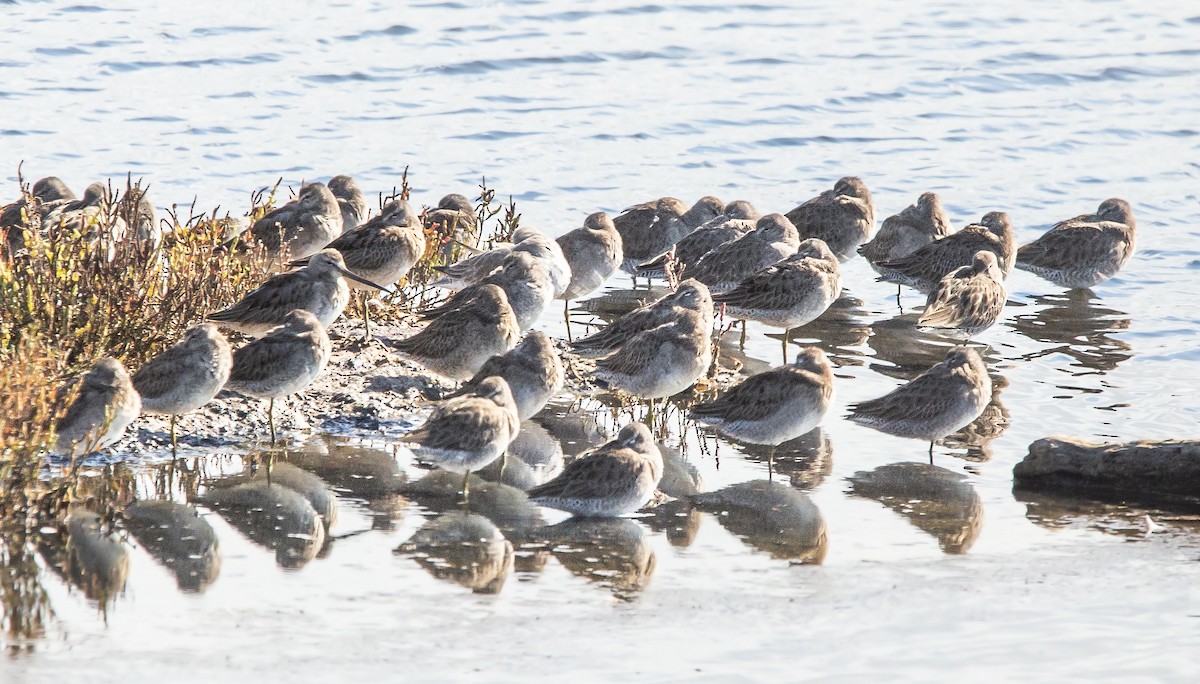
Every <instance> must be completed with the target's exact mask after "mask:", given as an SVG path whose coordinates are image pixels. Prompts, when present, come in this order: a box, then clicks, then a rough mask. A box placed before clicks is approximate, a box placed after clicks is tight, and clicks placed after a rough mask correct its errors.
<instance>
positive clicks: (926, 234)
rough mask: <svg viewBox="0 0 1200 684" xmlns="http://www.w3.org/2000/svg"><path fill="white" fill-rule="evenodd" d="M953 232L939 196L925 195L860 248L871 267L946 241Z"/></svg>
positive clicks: (883, 226)
mask: <svg viewBox="0 0 1200 684" xmlns="http://www.w3.org/2000/svg"><path fill="white" fill-rule="evenodd" d="M950 232H951V228H950V219H949V217H948V216H947V215H946V210H945V209H943V208H942V200H941V198H940V197H938V196H937V193H933V192H924V193H921V196H920V197H918V198H917V201H916V203H915V204H910V205H909V206H908V207H906V208H905V209H904V210H902V211H901V212H900V213H898V214H895V215H893V216H889V217H887V218H886V219H884V220H883V225H882V226H880V227H879V232H878V233H876V234H875V237H874V238H872V239H871V241H870V242H867V243H865V244H863V245H860V246H859V248H858V253H859V254H861V255H862V256H863V257H864V258H866V260H867V261H869V262H871V267H872V268H876V266H875V264H876V263H878V262H880V261H891V260H893V259H899V258H900V257H904V256H908V255H909V254H912V253H913V252H915V251H917V250H918V249H920V248H921V247H924V246H925V245H927V244H929V243H931V242H933V241H934V240H939V239H941V238H944V237H946V236H947V235H949V234H950Z"/></svg>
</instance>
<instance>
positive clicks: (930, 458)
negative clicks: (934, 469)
mask: <svg viewBox="0 0 1200 684" xmlns="http://www.w3.org/2000/svg"><path fill="white" fill-rule="evenodd" d="M929 465H933V441H932V440H931V441H930V442H929Z"/></svg>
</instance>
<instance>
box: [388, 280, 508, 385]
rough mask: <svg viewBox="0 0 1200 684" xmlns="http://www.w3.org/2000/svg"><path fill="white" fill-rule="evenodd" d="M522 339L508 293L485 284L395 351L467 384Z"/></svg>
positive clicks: (401, 343) (399, 345)
mask: <svg viewBox="0 0 1200 684" xmlns="http://www.w3.org/2000/svg"><path fill="white" fill-rule="evenodd" d="M464 292H468V290H464ZM520 336H521V329H520V326H519V325H518V324H517V317H516V314H514V313H513V310H512V307H511V306H509V304H508V296H507V295H505V294H504V290H502V289H501V288H500V287H498V286H496V285H491V284H484V285H480V286H478V288H471V289H470V290H469V292H468V294H466V295H464V296H463V297H462V298H461V300H460V301H459V302H457V303H456V304H455V306H454V308H452V309H449V310H447V311H444V312H443V313H442V314H441V315H440V316H438V317H437V318H435V319H434V320H433V321H432V322H431V323H430V324H429V325H428V326H426V328H425V329H424V330H422V331H421V332H419V333H417V334H416V335H413V336H412V337H409V338H407V339H404V340H400V341H399V342H396V343H395V344H394V348H395V349H396V351H399V352H401V353H403V354H406V355H408V356H409V357H411V358H412V359H413V360H414V361H416V362H417V363H420V364H421V365H422V366H425V367H426V368H428V369H429V370H431V371H433V372H435V373H437V374H438V375H443V376H445V377H447V378H451V379H454V380H465V379H468V378H470V377H471V376H473V375H474V374H475V373H477V372H478V371H479V369H480V368H482V367H483V364H484V363H486V362H487V360H488V359H490V358H491V357H493V356H496V355H498V354H503V353H505V352H507V351H508V350H510V349H512V348H513V347H514V346H515V345H516V344H517V340H518V339H519V338H520Z"/></svg>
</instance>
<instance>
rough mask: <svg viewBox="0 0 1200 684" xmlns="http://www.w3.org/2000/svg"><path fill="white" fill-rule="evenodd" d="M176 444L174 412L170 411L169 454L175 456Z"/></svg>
mask: <svg viewBox="0 0 1200 684" xmlns="http://www.w3.org/2000/svg"><path fill="white" fill-rule="evenodd" d="M176 446H177V445H176V442H175V414H174V413H172V414H171V456H175V453H176Z"/></svg>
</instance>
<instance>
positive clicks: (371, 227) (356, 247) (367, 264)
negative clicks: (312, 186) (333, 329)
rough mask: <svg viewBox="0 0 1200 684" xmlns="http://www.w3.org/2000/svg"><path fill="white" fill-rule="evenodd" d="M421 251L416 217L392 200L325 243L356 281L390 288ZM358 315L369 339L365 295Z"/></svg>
mask: <svg viewBox="0 0 1200 684" xmlns="http://www.w3.org/2000/svg"><path fill="white" fill-rule="evenodd" d="M339 178H340V176H339ZM425 247H426V245H425V229H424V228H423V227H422V226H421V220H420V217H419V216H417V213H416V212H415V211H413V208H412V207H411V206H410V205H409V204H408V202H406V201H405V200H395V201H393V202H388V203H387V204H386V205H384V207H383V211H382V212H381V213H380V214H379V215H378V216H376V217H375V218H373V219H371V220H370V221H367V222H366V223H364V224H362V225H361V226H358V227H357V228H354V229H353V230H348V231H346V232H345V233H343V234H342V235H341V237H339V238H338V239H336V240H334V241H333V242H331V243H329V247H328V249H336V250H337V251H338V252H340V253H341V255H342V260H343V261H344V262H345V264H346V268H347V269H348V270H349V271H350V272H351V273H354V274H355V275H357V276H358V277H360V278H364V279H366V280H367V281H369V282H372V283H378V284H380V285H386V286H393V285H395V284H396V283H398V282H400V279H401V278H403V277H404V276H405V275H407V274H408V271H409V270H410V269H411V268H412V267H413V265H414V264H416V263H417V262H418V261H420V259H421V257H422V256H424V255H425ZM304 263H306V261H305V260H300V261H296V262H293V265H296V264H299V265H303V264H304ZM348 285H349V286H350V289H352V290H364V291H365V290H368V289H375V288H374V287H372V286H370V285H365V284H363V283H360V282H358V281H353V280H352V281H351V282H350V283H348ZM362 312H363V326H364V330H365V337H366V339H370V338H371V312H370V309H369V308H368V307H367V298H366V295H363V298H362Z"/></svg>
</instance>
